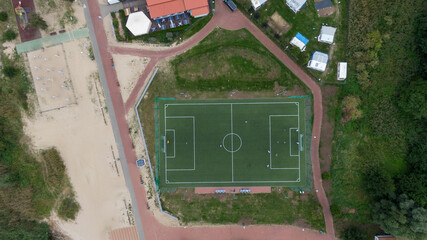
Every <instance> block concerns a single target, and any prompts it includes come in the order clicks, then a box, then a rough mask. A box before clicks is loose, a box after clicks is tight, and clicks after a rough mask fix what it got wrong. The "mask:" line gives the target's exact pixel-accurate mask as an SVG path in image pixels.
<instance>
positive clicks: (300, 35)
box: [295, 33, 308, 45]
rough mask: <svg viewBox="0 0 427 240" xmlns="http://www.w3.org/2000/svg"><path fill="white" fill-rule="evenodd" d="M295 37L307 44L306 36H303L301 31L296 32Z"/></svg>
mask: <svg viewBox="0 0 427 240" xmlns="http://www.w3.org/2000/svg"><path fill="white" fill-rule="evenodd" d="M295 37H296V38H297V39H298V40H300V41H301V42H302V43H304V44H305V45H307V43H308V39H307V38H306V37H304V36H303V35H302V34H301V33H297V35H296V36H295Z"/></svg>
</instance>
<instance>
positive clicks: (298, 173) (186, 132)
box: [156, 98, 311, 188]
mask: <svg viewBox="0 0 427 240" xmlns="http://www.w3.org/2000/svg"><path fill="white" fill-rule="evenodd" d="M156 106H157V114H158V115H157V119H158V121H157V123H156V125H157V128H156V129H157V131H158V132H157V134H156V136H157V137H156V141H157V142H156V146H157V147H156V148H157V149H156V150H157V156H158V157H157V159H158V161H159V162H158V164H156V166H158V170H159V171H158V173H159V186H160V187H161V188H176V187H196V186H292V187H298V186H301V187H304V186H305V185H306V174H307V173H306V151H305V148H304V146H303V145H302V140H303V139H304V138H305V135H306V134H307V135H308V136H310V135H311V133H306V125H305V99H304V98H293V99H289V98H280V99H236V100H225V99H224V100H166V99H157V103H156ZM304 142H305V141H304Z"/></svg>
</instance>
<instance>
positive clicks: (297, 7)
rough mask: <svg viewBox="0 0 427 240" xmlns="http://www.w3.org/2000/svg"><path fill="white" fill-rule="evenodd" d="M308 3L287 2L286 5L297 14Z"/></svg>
mask: <svg viewBox="0 0 427 240" xmlns="http://www.w3.org/2000/svg"><path fill="white" fill-rule="evenodd" d="M306 1H307V0H286V5H288V7H289V8H290V9H291V10H292V11H294V13H297V12H298V11H299V10H301V8H302V7H304V5H305V2H306Z"/></svg>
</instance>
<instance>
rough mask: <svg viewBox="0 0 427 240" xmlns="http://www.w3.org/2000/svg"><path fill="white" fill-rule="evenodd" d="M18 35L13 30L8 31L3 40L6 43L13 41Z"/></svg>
mask: <svg viewBox="0 0 427 240" xmlns="http://www.w3.org/2000/svg"><path fill="white" fill-rule="evenodd" d="M16 36H17V34H16V32H15V31H13V30H12V29H8V30H6V32H4V33H3V40H5V41H12V40H14V39H15V38H16Z"/></svg>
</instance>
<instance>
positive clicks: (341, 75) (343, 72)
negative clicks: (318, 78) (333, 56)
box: [337, 62, 347, 81]
mask: <svg viewBox="0 0 427 240" xmlns="http://www.w3.org/2000/svg"><path fill="white" fill-rule="evenodd" d="M346 78H347V63H346V62H339V63H338V66H337V80H339V81H344V80H345V79H346Z"/></svg>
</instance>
